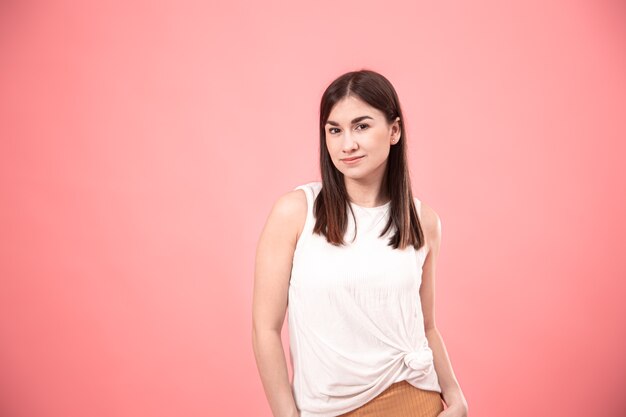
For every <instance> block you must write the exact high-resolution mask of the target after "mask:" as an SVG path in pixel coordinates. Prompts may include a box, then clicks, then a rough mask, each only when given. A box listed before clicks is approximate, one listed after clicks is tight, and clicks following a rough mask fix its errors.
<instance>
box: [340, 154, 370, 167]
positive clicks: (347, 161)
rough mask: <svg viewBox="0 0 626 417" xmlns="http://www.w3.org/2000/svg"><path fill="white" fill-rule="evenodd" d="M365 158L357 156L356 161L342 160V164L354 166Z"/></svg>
mask: <svg viewBox="0 0 626 417" xmlns="http://www.w3.org/2000/svg"><path fill="white" fill-rule="evenodd" d="M364 157H365V156H359V157H358V158H356V159H344V160H343V163H344V164H348V165H354V164H356V163H358V162H359V161H360V160H361V159H363V158H364Z"/></svg>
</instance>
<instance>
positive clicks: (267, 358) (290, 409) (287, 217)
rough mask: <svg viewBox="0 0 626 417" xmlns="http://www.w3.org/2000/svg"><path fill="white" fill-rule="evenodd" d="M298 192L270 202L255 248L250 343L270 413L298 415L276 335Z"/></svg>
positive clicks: (298, 222)
mask: <svg viewBox="0 0 626 417" xmlns="http://www.w3.org/2000/svg"><path fill="white" fill-rule="evenodd" d="M306 213H307V201H306V197H305V194H304V192H303V191H301V190H293V191H290V192H288V193H286V194H284V195H282V196H281V197H280V198H278V200H276V202H275V203H274V206H273V207H272V210H271V212H270V214H269V216H268V218H267V221H266V223H265V226H264V228H263V231H262V232H261V236H260V238H259V242H258V245H257V250H256V260H255V270H254V290H253V297H252V347H253V350H254V355H255V359H256V363H257V368H258V370H259V375H260V376H261V382H262V383H263V388H264V390H265V396H266V397H267V400H268V402H269V405H270V408H271V410H272V414H273V415H274V417H298V416H299V415H300V413H299V410H298V409H297V407H296V404H295V400H294V397H293V392H292V390H291V384H290V381H289V373H288V370H287V361H286V359H285V352H284V350H283V346H282V342H281V338H280V334H281V329H282V327H283V322H284V320H285V314H286V312H287V303H288V292H289V280H290V278H291V267H292V262H293V253H294V250H295V247H296V242H297V240H298V236H299V235H300V233H301V229H302V227H303V225H304V221H305V219H306Z"/></svg>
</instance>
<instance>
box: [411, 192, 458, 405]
mask: <svg viewBox="0 0 626 417" xmlns="http://www.w3.org/2000/svg"><path fill="white" fill-rule="evenodd" d="M420 220H421V224H422V228H423V231H424V235H425V237H426V244H427V245H428V253H427V255H426V259H425V261H424V265H423V267H422V284H421V286H420V300H421V303H422V312H423V315H424V330H425V332H426V338H427V339H428V345H429V346H430V348H431V350H432V351H433V358H434V365H435V371H436V372H437V378H438V380H439V386H440V387H441V394H442V397H443V400H444V401H445V403H446V406H447V408H446V409H445V410H444V411H443V412H442V413H440V414H439V416H440V417H466V416H467V413H468V406H467V401H466V400H465V396H464V395H463V391H462V390H461V386H460V385H459V382H458V381H457V379H456V376H455V375H454V371H453V370H452V364H451V363H450V358H449V357H448V352H447V350H446V346H445V344H444V342H443V338H442V337H441V333H439V330H438V329H437V326H436V324H435V269H436V263H437V255H438V254H439V247H440V245H441V220H440V219H439V216H438V215H437V213H436V212H435V211H434V210H433V209H432V208H431V207H429V206H427V205H426V204H424V203H422V208H421V215H420Z"/></svg>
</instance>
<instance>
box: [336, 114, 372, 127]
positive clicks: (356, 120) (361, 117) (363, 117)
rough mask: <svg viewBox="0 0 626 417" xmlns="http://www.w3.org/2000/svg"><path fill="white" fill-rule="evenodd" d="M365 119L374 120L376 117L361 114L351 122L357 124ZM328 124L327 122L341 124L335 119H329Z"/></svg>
mask: <svg viewBox="0 0 626 417" xmlns="http://www.w3.org/2000/svg"><path fill="white" fill-rule="evenodd" d="M364 119H372V120H374V118H372V117H370V116H359V117H357V118H354V119H352V121H351V122H350V123H351V124H355V123H358V122H360V121H361V120H364ZM326 124H327V125H333V126H339V123H337V122H334V121H332V120H328V121H327V122H326Z"/></svg>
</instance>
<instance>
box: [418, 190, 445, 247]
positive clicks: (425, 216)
mask: <svg viewBox="0 0 626 417" xmlns="http://www.w3.org/2000/svg"><path fill="white" fill-rule="evenodd" d="M414 199H415V208H416V210H417V212H418V216H419V219H420V224H421V225H422V230H423V231H424V235H425V236H426V241H427V242H434V241H438V240H439V239H440V238H441V219H440V217H439V214H437V212H436V211H435V209H434V208H433V207H432V206H431V205H429V204H427V203H425V202H424V201H423V200H420V199H418V198H417V197H415V198H414Z"/></svg>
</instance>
